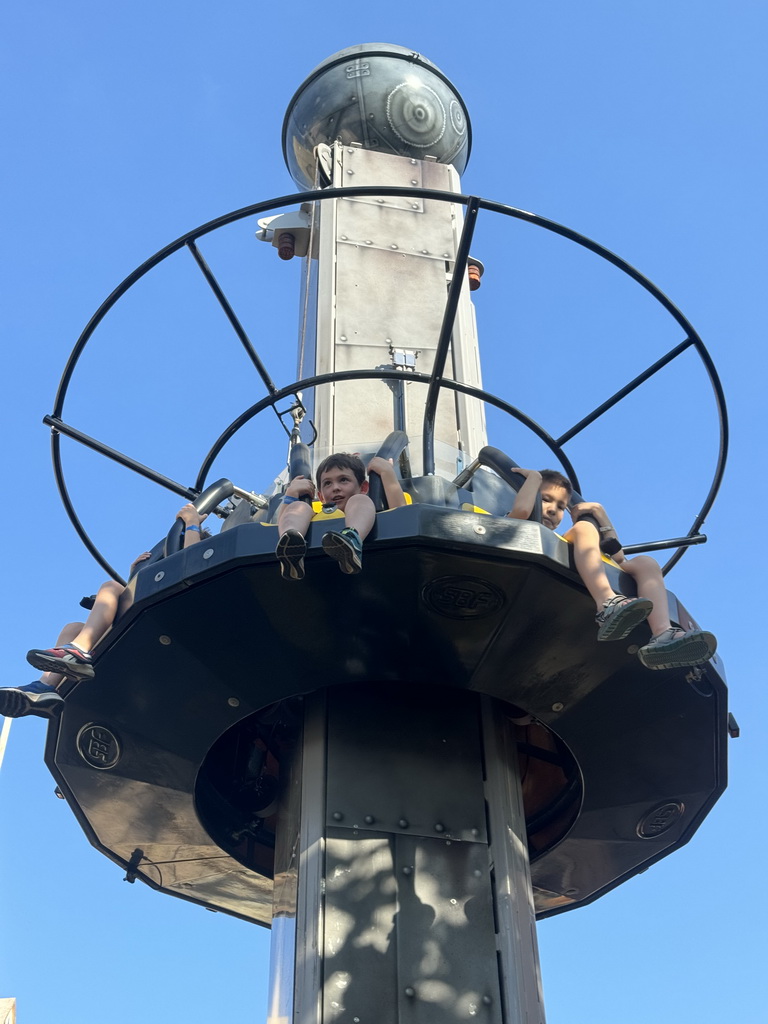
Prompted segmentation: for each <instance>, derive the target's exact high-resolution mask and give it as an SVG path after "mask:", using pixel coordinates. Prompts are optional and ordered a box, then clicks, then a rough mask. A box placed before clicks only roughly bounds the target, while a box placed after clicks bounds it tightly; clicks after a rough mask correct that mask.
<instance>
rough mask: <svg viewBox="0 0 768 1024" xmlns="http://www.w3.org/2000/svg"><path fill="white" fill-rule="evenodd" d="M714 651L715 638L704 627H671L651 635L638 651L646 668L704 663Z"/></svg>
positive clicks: (684, 666) (715, 648)
mask: <svg viewBox="0 0 768 1024" xmlns="http://www.w3.org/2000/svg"><path fill="white" fill-rule="evenodd" d="M716 650H717V639H716V638H715V636H714V635H713V634H712V633H707V632H706V631H705V630H703V629H689V630H688V631H686V630H684V629H681V628H680V627H679V626H670V627H669V629H665V630H664V632H663V633H659V635H658V636H653V637H651V639H650V640H649V641H648V643H647V644H646V645H645V647H641V648H640V650H639V651H638V652H637V656H638V658H639V659H640V661H641V662H642V663H643V665H645V667H646V668H650V669H663V668H692V667H693V666H694V665H703V664H704V662H705V661H709V659H710V658H711V657H712V656H713V655H714V653H715V651H716Z"/></svg>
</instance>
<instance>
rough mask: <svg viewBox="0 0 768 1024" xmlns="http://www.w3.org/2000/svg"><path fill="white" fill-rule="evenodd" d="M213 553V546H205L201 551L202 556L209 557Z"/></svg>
mask: <svg viewBox="0 0 768 1024" xmlns="http://www.w3.org/2000/svg"><path fill="white" fill-rule="evenodd" d="M212 554H213V548H206V549H205V551H204V552H203V558H210V557H211V555H212Z"/></svg>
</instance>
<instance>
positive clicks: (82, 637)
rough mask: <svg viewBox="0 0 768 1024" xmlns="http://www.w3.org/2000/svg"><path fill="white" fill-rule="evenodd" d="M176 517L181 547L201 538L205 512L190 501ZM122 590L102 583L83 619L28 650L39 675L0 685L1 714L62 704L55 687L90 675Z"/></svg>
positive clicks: (42, 711)
mask: <svg viewBox="0 0 768 1024" xmlns="http://www.w3.org/2000/svg"><path fill="white" fill-rule="evenodd" d="M176 518H177V519H181V520H182V521H183V523H184V547H185V548H186V547H189V546H190V545H191V544H196V543H197V542H198V541H199V540H200V535H201V530H200V524H201V523H202V522H203V520H204V519H206V518H207V516H205V515H200V513H199V512H198V511H197V509H196V508H195V506H194V505H193V504H192V503H191V502H189V503H188V504H186V505H185V506H184V508H182V509H181V510H180V511H179V512H177V513H176ZM202 532H203V533H206V532H207V531H205V530H204V531H202ZM149 557H150V552H149V551H145V552H144V553H143V554H141V555H139V557H138V558H137V559H135V560H134V562H133V563H132V564H131V568H130V571H129V573H128V578H129V579H130V578H131V577H132V576H133V575H134V573H136V572H137V570H138V568H139V566H140V565H141V563H142V562H145V561H146V560H147V559H148V558H149ZM124 590H125V587H124V586H123V585H122V584H121V583H118V582H117V580H107V582H106V583H102V585H101V586H100V587H99V589H98V592H97V594H96V598H95V600H94V602H93V608H92V609H91V611H90V613H89V614H88V618H87V619H86V620H85V622H68V623H67V625H66V626H65V627H64V628H63V629H62V631H61V632H60V633H59V637H58V639H57V641H56V646H55V647H51V648H49V649H47V650H37V649H35V650H31V651H28V652H27V661H28V662H29V663H30V665H32V666H33V668H37V669H40V671H41V672H42V675H41V677H40V678H39V679H36V680H35V681H34V682H33V683H27V684H26V685H24V686H6V687H2V688H0V715H5V716H6V718H22V717H23V716H24V715H39V716H40V717H45V716H47V715H51V714H53V713H54V712H55V711H56V710H57V709H59V708H61V707H62V706H63V705H64V698H63V697H62V696H61V694H60V693H59V692H58V688H59V686H60V685H61V684H62V683H63V682H64V680H65V679H92V678H93V675H94V671H93V665H92V664H91V649H92V648H93V647H94V646H95V645H96V643H97V641H98V640H100V639H101V637H102V636H103V635H104V634H105V633H106V631H107V630H108V629H109V627H110V626H111V625H112V623H113V622H114V621H115V616H116V615H117V603H118V601H119V599H120V595H121V594H122V592H123V591H124Z"/></svg>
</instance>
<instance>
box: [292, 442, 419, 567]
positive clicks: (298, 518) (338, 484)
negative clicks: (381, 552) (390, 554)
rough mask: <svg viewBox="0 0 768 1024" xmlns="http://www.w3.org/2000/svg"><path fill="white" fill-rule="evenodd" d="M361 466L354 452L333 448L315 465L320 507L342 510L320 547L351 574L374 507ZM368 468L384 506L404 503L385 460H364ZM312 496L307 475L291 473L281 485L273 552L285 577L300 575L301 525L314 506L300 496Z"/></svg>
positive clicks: (303, 532) (304, 526) (360, 559)
mask: <svg viewBox="0 0 768 1024" xmlns="http://www.w3.org/2000/svg"><path fill="white" fill-rule="evenodd" d="M365 472H366V471H365V466H364V465H363V461H362V459H361V458H360V456H359V455H351V454H349V453H348V452H339V453H337V454H335V455H329V456H328V458H327V459H323V461H322V462H321V463H320V465H319V466H318V468H317V493H318V495H319V498H320V500H321V501H322V503H323V506H324V508H327V507H329V506H330V507H335V508H336V509H338V510H339V511H341V512H343V513H344V518H345V520H346V525H345V527H344V529H343V530H341V531H340V532H336V531H331V532H329V533H326V534H325V536H324V537H323V551H325V553H326V554H327V555H329V556H330V557H331V558H333V559H334V560H335V561H337V562H338V563H339V568H340V569H341V571H342V572H344V573H347V574H348V575H352V574H354V573H358V572H360V570H361V569H362V567H363V541H364V540H365V538H366V537H367V536H368V534H369V533H370V532H371V528H372V526H373V523H374V520H375V518H376V509H375V508H374V505H373V502H372V501H371V499H370V498H369V497H368V481H367V480H366V478H365ZM368 472H369V473H378V475H379V476H380V477H381V481H382V483H383V485H384V493H385V495H386V498H387V504H388V506H389V507H390V508H400V507H401V506H403V505H405V503H406V502H405V495H404V494H403V489H402V487H401V486H400V482H399V480H398V479H397V476H396V475H395V470H394V467H393V466H392V464H391V463H390V462H387V460H386V459H382V458H379V457H378V456H376V457H375V458H373V459H371V461H370V462H369V463H368ZM314 496H315V488H314V486H313V484H312V481H311V480H308V479H307V478H306V477H303V476H296V477H294V478H293V480H291V482H290V483H289V484H288V486H287V487H286V489H285V494H284V495H283V501H282V504H281V505H280V508H279V510H278V513H277V529H278V534H279V539H278V541H277V547H276V548H275V555H276V556H277V560H278V562H279V564H280V572H281V574H282V577H283V579H285V580H302V579H304V556H305V555H306V553H307V542H306V540H305V538H306V536H307V530H308V529H309V524H310V523H311V522H312V518H313V516H314V515H315V511H314V509H313V508H312V505H311V504H310V503H309V502H307V501H303V500H302V499H303V498H309V499H310V502H311V499H312V498H314Z"/></svg>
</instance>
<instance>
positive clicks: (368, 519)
mask: <svg viewBox="0 0 768 1024" xmlns="http://www.w3.org/2000/svg"><path fill="white" fill-rule="evenodd" d="M344 518H345V519H346V525H347V526H348V527H349V528H350V529H352V530H357V532H358V534H359V535H360V540H365V538H366V537H367V536H368V534H369V533H370V532H371V529H372V528H373V524H374V522H375V521H376V509H375V508H374V505H373V502H372V501H371V499H370V498H369V497H368V495H367V494H353V495H352V497H351V498H349V499H348V500H347V504H346V507H345V509H344Z"/></svg>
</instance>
